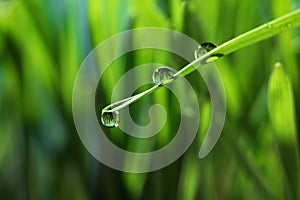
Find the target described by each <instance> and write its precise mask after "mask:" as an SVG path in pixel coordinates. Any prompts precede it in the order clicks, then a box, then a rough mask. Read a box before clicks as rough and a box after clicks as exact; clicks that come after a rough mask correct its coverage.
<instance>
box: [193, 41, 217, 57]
mask: <svg viewBox="0 0 300 200" xmlns="http://www.w3.org/2000/svg"><path fill="white" fill-rule="evenodd" d="M216 47H217V45H215V44H213V43H211V42H204V43H202V44H200V45H198V48H197V49H196V50H195V52H194V56H195V59H198V58H200V57H201V56H203V55H204V54H206V53H207V52H209V51H211V50H213V49H214V48H216Z"/></svg>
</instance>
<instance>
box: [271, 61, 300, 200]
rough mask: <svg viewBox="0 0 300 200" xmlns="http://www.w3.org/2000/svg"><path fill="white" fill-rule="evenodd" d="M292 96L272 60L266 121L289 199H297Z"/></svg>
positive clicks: (297, 169) (289, 87)
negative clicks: (284, 177)
mask: <svg viewBox="0 0 300 200" xmlns="http://www.w3.org/2000/svg"><path fill="white" fill-rule="evenodd" d="M293 98H294V96H293V92H292V88H291V84H290V80H289V78H288V77H287V75H286V74H285V72H284V70H283V67H282V64H280V63H276V64H275V69H274V71H273V73H272V75H271V78H270V81H269V87H268V103H269V115H270V121H271V125H272V128H273V132H274V136H275V140H276V142H277V145H278V148H279V152H280V157H281V160H282V167H283V170H284V171H285V173H286V178H287V183H286V187H287V189H288V190H291V191H287V192H288V195H289V198H292V196H293V197H294V198H293V199H299V197H300V196H299V187H300V185H299V177H300V176H299V152H298V143H297V131H296V124H295V121H296V120H295V113H294V101H293ZM289 193H291V194H289ZM297 193H298V194H297ZM291 195H292V196H291ZM297 195H298V198H296V197H297Z"/></svg>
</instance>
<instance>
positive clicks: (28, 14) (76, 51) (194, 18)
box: [0, 0, 300, 199]
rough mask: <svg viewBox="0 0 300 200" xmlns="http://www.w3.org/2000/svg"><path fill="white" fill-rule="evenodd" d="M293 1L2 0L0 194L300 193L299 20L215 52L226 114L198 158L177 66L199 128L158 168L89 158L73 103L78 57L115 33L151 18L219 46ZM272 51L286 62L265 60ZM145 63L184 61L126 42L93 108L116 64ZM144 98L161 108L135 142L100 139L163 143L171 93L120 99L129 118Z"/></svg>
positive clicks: (206, 105)
mask: <svg viewBox="0 0 300 200" xmlns="http://www.w3.org/2000/svg"><path fill="white" fill-rule="evenodd" d="M297 6H298V7H299V1H298V0H289V1H267V0H264V1H261V0H244V1H237V0H230V1H222V0H210V1H200V0H189V1H182V0H166V1H158V0H145V1H138V0H136V1H135V0H134V1H129V0H100V1H98V0H91V1H83V0H80V1H70V0H69V1H67V0H65V1H59V0H53V1H46V0H27V1H18V0H6V1H0V199H70V198H71V199H74V198H77V199H97V198H98V199H297V192H298V199H300V197H299V191H298V190H299V189H298V188H299V154H298V148H299V146H298V143H299V142H298V141H299V131H298V130H299V129H297V126H299V125H298V124H299V122H300V121H299V119H300V118H299V117H300V105H299V103H298V102H299V100H300V94H299V90H300V84H299V66H300V60H299V55H300V45H299V44H300V37H299V33H300V32H299V31H300V30H299V28H297V29H292V30H288V31H286V32H284V33H281V34H279V35H278V36H275V37H273V38H270V39H268V40H265V41H263V42H259V43H257V44H254V45H252V46H248V47H245V48H244V49H241V50H239V51H237V52H235V53H233V54H230V55H227V56H225V57H223V58H222V59H219V60H217V61H216V64H217V66H218V68H219V70H220V72H221V74H222V78H223V79H224V83H225V88H226V95H227V117H226V123H225V127H224V130H223V133H222V135H221V137H220V140H219V142H218V143H217V145H216V146H215V148H214V149H213V151H212V152H211V153H210V154H209V155H208V157H206V158H204V159H202V160H199V159H198V157H197V155H198V151H199V147H200V145H201V142H202V140H203V137H204V135H203V134H205V131H206V129H207V127H208V123H209V120H210V116H211V115H210V98H209V96H208V92H207V88H206V86H205V83H204V82H203V80H202V78H201V77H200V76H199V75H198V74H195V73H191V74H189V75H188V76H187V79H188V80H189V81H190V83H191V85H192V86H193V88H194V89H195V90H196V93H197V96H198V98H199V99H198V100H199V102H201V104H200V105H199V108H200V112H201V116H200V122H199V124H200V127H199V133H198V135H197V138H196V140H195V142H194V143H193V144H192V146H191V147H190V148H189V149H188V151H187V152H186V153H185V154H184V155H183V156H182V157H181V158H180V159H178V160H177V161H176V162H174V163H173V164H171V165H170V166H168V167H166V168H164V169H161V170H159V171H156V172H151V173H147V174H127V173H122V172H117V171H115V170H113V169H110V168H108V167H106V166H104V165H102V164H101V163H99V162H98V161H97V160H95V159H94V158H93V157H92V156H91V155H90V154H89V152H88V151H87V150H86V149H85V147H84V146H83V144H82V143H81V141H80V139H79V137H78V135H77V132H76V129H75V126H74V123H73V118H72V111H71V107H72V102H71V99H72V90H73V83H74V79H75V76H76V72H77V70H78V68H79V67H80V64H81V63H82V61H83V59H84V58H85V57H86V56H87V54H88V53H89V51H91V50H92V49H93V48H94V47H95V46H96V45H97V44H99V43H100V42H102V41H104V40H105V39H106V38H108V37H110V36H112V35H113V34H116V33H118V32H121V31H124V30H129V29H131V28H141V27H145V26H157V27H165V28H171V29H174V30H178V31H181V32H183V33H185V34H187V35H188V36H190V37H192V38H194V39H195V40H197V41H199V43H201V42H205V41H211V42H214V43H216V44H222V43H223V42H225V41H228V40H230V39H232V38H234V37H235V36H237V35H239V34H241V33H244V32H246V31H249V30H251V29H253V28H255V27H257V26H258V25H261V24H263V23H265V22H267V21H269V20H271V19H274V18H277V17H280V16H282V15H283V14H286V13H288V12H291V11H293V10H295V9H297ZM299 22H300V20H296V21H295V24H297V23H299ZM295 24H293V25H295ZM250 42H251V43H253V42H254V41H250ZM244 46H246V45H245V44H244ZM195 48H196V47H195ZM223 50H224V49H223ZM225 50H226V49H225ZM225 50H224V51H225ZM225 53H228V52H227V50H226V52H225ZM191 54H193V52H191ZM278 61H280V62H282V63H283V66H284V70H283V68H282V67H281V66H280V67H277V68H275V69H274V70H273V68H272V67H271V66H272V65H273V64H274V63H275V62H278ZM150 62H152V63H153V62H158V63H165V64H167V65H169V66H172V67H174V68H177V69H179V68H181V67H182V66H184V65H186V64H187V63H186V62H185V61H183V60H181V59H180V58H177V57H176V56H174V55H170V54H168V53H165V52H161V51H155V50H153V51H152V50H149V49H148V50H141V51H137V52H130V53H128V55H127V54H126V55H124V56H122V58H120V59H118V60H117V61H116V62H114V63H112V64H111V66H110V67H109V68H108V70H107V71H106V72H105V73H104V77H103V80H101V81H102V82H101V87H99V95H101V98H100V99H101V101H100V102H97V103H98V105H97V106H99V108H102V107H104V106H105V105H108V104H110V103H111V102H110V97H111V93H112V90H113V88H114V85H115V84H116V82H117V81H118V79H119V77H120V76H122V74H124V73H125V72H126V71H127V70H129V69H131V68H132V67H134V66H136V65H139V64H143V63H150ZM272 71H273V72H272ZM271 74H272V75H271ZM151 75H152V74H151V72H149V73H146V72H145V73H142V74H138V77H140V78H141V79H143V78H147V77H148V76H151ZM270 76H271V78H270ZM268 83H269V85H268ZM267 85H268V87H267ZM182 92H184V91H182ZM153 103H161V104H162V105H163V106H164V107H166V112H167V114H168V119H167V124H166V126H165V127H164V132H163V134H158V135H157V136H155V137H153V138H151V139H150V140H147V141H141V140H135V139H132V138H130V137H129V136H127V135H126V134H124V133H122V132H120V131H119V130H118V129H113V130H109V131H107V135H108V136H109V137H110V139H112V141H114V142H115V143H116V144H118V145H119V146H121V147H123V148H125V149H130V150H133V151H145V150H148V149H152V148H153V147H161V146H162V145H165V144H167V143H168V141H170V140H171V139H172V137H173V136H174V135H172V133H174V132H175V133H176V129H177V126H176V124H178V117H177V116H178V115H180V113H179V112H180V110H179V109H178V102H177V101H176V98H175V97H174V96H173V95H172V94H170V92H169V91H168V90H160V91H158V92H157V93H153V95H151V96H148V97H147V98H145V99H144V100H142V101H141V103H139V102H137V103H136V104H134V105H132V106H131V107H130V109H131V111H132V115H133V116H134V119H137V120H140V121H142V122H144V121H147V119H148V109H147V108H149V107H150V106H151V105H152V104H153ZM189 109H192V108H189ZM170 116H171V117H170ZM298 128H299V127H298ZM140 162H141V161H139V160H136V161H129V160H128V161H127V162H126V164H130V165H138V164H139V163H140ZM297 173H298V174H297Z"/></svg>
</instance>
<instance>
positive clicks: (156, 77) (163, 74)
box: [152, 66, 174, 86]
mask: <svg viewBox="0 0 300 200" xmlns="http://www.w3.org/2000/svg"><path fill="white" fill-rule="evenodd" d="M173 75H174V71H173V69H171V68H169V67H165V66H163V67H160V68H158V69H156V70H155V71H154V73H153V75H152V80H153V82H154V83H155V84H157V85H159V86H162V85H165V84H167V83H170V82H171V81H173V80H174V76H173Z"/></svg>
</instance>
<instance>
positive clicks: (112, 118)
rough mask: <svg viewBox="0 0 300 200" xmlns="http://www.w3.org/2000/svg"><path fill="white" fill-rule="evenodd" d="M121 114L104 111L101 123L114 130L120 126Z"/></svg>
mask: <svg viewBox="0 0 300 200" xmlns="http://www.w3.org/2000/svg"><path fill="white" fill-rule="evenodd" d="M119 121H120V117H119V112H118V111H113V112H111V111H102V114H101V122H102V124H103V125H104V126H106V127H109V128H113V127H117V126H119Z"/></svg>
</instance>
